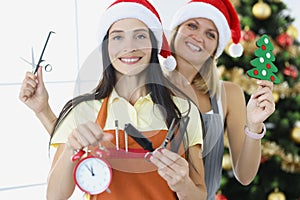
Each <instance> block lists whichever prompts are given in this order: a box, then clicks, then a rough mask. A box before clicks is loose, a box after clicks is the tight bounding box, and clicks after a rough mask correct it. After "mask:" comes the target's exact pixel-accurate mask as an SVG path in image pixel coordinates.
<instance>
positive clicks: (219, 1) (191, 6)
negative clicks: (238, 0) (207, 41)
mask: <svg viewBox="0 0 300 200" xmlns="http://www.w3.org/2000/svg"><path fill="white" fill-rule="evenodd" d="M199 17H201V18H206V19H210V20H211V21H213V22H214V24H215V26H216V27H217V29H218V32H219V44H218V48H217V52H216V57H219V56H220V55H221V54H222V52H223V50H224V49H225V47H226V45H227V43H228V42H229V41H230V37H231V39H232V42H233V44H232V45H230V47H229V52H230V55H231V56H232V57H239V56H241V55H242V54H243V46H242V45H241V44H240V43H239V41H240V38H241V28H240V21H239V18H238V15H237V13H236V10H235V9H234V7H233V5H232V4H231V3H230V0H192V1H189V2H188V3H187V4H185V5H184V6H183V7H181V8H180V9H179V10H178V11H177V13H176V14H175V15H174V17H173V21H172V23H171V29H172V30H173V29H174V28H176V27H177V26H178V25H180V24H181V23H183V22H185V21H187V20H189V19H192V18H199Z"/></svg>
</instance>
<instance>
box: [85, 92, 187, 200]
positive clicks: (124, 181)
mask: <svg viewBox="0 0 300 200" xmlns="http://www.w3.org/2000/svg"><path fill="white" fill-rule="evenodd" d="M107 102H108V98H107V97H106V98H105V99H104V101H103V103H102V106H101V108H100V111H99V113H98V116H97V124H99V126H100V127H101V128H102V129H103V128H104V126H105V123H106V118H107ZM104 132H105V133H110V134H112V135H113V137H114V138H113V139H112V140H111V142H101V145H103V146H105V147H106V148H108V149H109V148H112V149H116V147H115V130H105V131H104ZM143 134H144V135H145V136H146V137H147V138H148V139H149V140H150V141H151V142H152V145H153V148H154V149H155V148H158V147H159V146H160V145H161V144H162V142H163V141H164V139H165V137H166V134H167V130H158V131H147V132H143ZM124 144H125V140H124V131H122V130H119V147H120V149H121V150H122V151H123V152H124V149H125V145H124ZM181 146H182V147H181V149H180V151H181V150H182V148H183V145H181ZM128 148H129V152H135V153H131V155H133V156H131V157H130V156H129V157H125V158H124V157H123V158H122V157H118V158H117V157H116V156H114V157H113V158H109V157H108V158H106V159H107V160H108V162H109V163H110V165H111V167H112V182H111V184H110V186H109V190H110V191H111V193H108V192H103V193H101V194H98V195H91V197H90V199H91V200H122V199H124V200H132V199H138V200H143V199H145V200H151V199H153V200H166V199H167V200H173V199H174V200H175V199H177V197H176V194H175V193H174V192H173V191H172V190H171V189H170V188H169V186H168V185H167V182H166V181H165V180H164V179H163V178H161V177H160V175H159V174H158V172H157V168H156V166H154V165H153V164H152V163H150V162H147V161H146V160H144V158H143V156H144V155H145V150H144V149H143V148H142V147H141V146H140V145H139V144H138V143H136V142H135V141H134V140H133V139H132V138H131V137H130V136H128ZM134 155H136V156H134ZM183 156H184V155H183ZM138 157H139V158H138Z"/></svg>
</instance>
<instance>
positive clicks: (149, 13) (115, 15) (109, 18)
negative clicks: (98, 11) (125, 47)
mask: <svg viewBox="0 0 300 200" xmlns="http://www.w3.org/2000/svg"><path fill="white" fill-rule="evenodd" d="M126 18H134V19H138V20H140V21H142V22H143V23H145V24H146V26H148V28H149V29H150V30H151V31H152V32H153V34H154V36H155V38H156V40H157V45H158V46H157V49H158V52H159V54H160V55H161V56H162V57H163V58H165V60H164V63H163V66H164V67H165V68H166V69H167V70H169V71H172V70H174V69H175V67H176V61H175V58H174V57H173V56H172V54H171V51H170V46H169V44H168V41H167V39H166V36H165V34H164V31H163V28H162V23H161V19H160V16H159V14H158V12H157V10H156V9H155V7H154V6H153V5H152V4H151V3H150V2H148V1H147V0H116V1H115V2H113V3H112V4H111V5H110V6H109V7H108V8H107V9H106V11H104V13H103V15H102V16H101V19H100V26H101V27H100V30H99V39H100V46H101V45H102V41H103V39H104V37H105V35H106V34H107V31H108V30H109V28H110V27H111V25H112V24H113V23H115V22H116V21H118V20H121V19H126ZM154 48H155V47H154Z"/></svg>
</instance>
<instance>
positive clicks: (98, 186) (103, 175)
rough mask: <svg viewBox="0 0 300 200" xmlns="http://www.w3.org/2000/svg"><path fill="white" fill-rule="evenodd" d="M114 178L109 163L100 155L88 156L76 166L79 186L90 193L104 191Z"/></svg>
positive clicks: (76, 180)
mask: <svg viewBox="0 0 300 200" xmlns="http://www.w3.org/2000/svg"><path fill="white" fill-rule="evenodd" d="M111 179H112V171H111V167H110V165H109V163H108V162H107V161H105V160H103V159H100V158H98V157H86V158H84V159H82V160H80V161H79V162H78V163H77V165H76V166H75V168H74V180H75V183H76V184H77V186H78V187H79V188H80V189H81V190H82V191H84V192H86V193H88V194H99V193H101V192H104V191H105V190H106V189H107V188H108V186H109V184H110V182H111Z"/></svg>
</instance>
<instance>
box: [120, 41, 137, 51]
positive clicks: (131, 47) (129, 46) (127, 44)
mask: <svg viewBox="0 0 300 200" xmlns="http://www.w3.org/2000/svg"><path fill="white" fill-rule="evenodd" d="M136 49H137V46H136V44H135V43H134V41H133V40H132V39H126V40H125V41H124V46H123V51H124V52H132V51H136Z"/></svg>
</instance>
